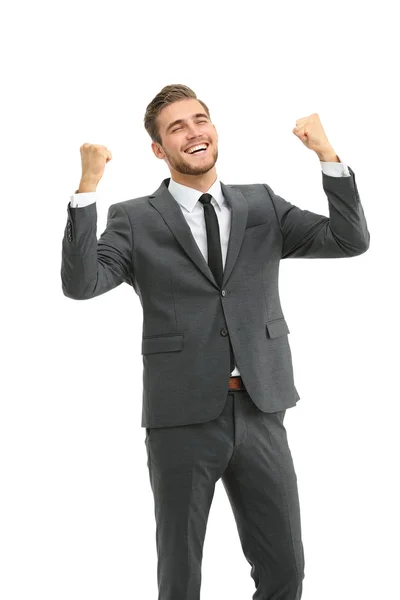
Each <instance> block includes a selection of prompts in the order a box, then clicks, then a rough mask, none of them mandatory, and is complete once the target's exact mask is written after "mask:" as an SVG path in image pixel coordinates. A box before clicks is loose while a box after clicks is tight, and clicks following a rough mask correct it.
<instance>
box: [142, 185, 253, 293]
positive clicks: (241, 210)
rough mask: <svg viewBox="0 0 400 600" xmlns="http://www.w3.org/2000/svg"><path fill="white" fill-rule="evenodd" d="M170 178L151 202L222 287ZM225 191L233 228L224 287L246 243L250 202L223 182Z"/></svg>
mask: <svg viewBox="0 0 400 600" xmlns="http://www.w3.org/2000/svg"><path fill="white" fill-rule="evenodd" d="M168 183H169V178H167V179H164V180H163V182H162V183H161V185H160V187H159V188H158V190H156V191H155V192H154V194H151V195H150V196H149V202H150V204H151V205H152V206H153V207H154V208H155V209H156V210H157V211H158V212H159V213H160V214H161V216H162V218H163V219H164V221H165V223H166V225H167V226H168V227H169V229H170V230H171V232H172V234H173V235H174V236H175V238H176V240H177V241H178V242H179V244H180V245H181V246H182V248H183V250H184V251H185V252H186V254H187V255H188V256H189V258H190V259H191V260H192V261H193V262H194V264H195V265H196V266H197V268H198V269H200V271H201V272H202V273H203V274H204V275H205V276H206V277H207V278H208V279H209V280H210V281H211V283H213V284H214V285H215V286H216V287H219V286H218V285H217V283H216V281H215V278H214V275H213V274H212V271H211V269H210V267H209V266H208V263H207V262H206V260H205V258H204V256H203V254H202V253H201V251H200V248H199V247H198V245H197V242H196V240H195V239H194V237H193V234H192V231H191V229H190V227H189V225H188V223H187V221H186V219H185V217H184V216H183V214H182V210H181V208H180V206H179V204H178V203H177V202H176V200H175V198H174V197H173V196H172V195H171V193H170V192H169V190H168ZM221 189H222V193H223V194H224V196H225V198H226V200H227V202H228V203H229V204H230V206H231V208H232V211H231V232H230V236H229V243H228V251H227V256H226V263H225V269H224V276H223V282H222V287H224V286H225V284H226V282H227V280H228V278H229V276H230V274H231V272H232V269H233V267H234V265H235V262H236V259H237V256H238V254H239V250H240V247H241V245H242V241H243V236H244V232H245V229H246V223H247V214H248V204H247V201H246V198H245V197H244V196H243V194H242V192H241V191H240V190H237V189H235V188H233V187H232V186H228V185H225V184H223V183H222V182H221Z"/></svg>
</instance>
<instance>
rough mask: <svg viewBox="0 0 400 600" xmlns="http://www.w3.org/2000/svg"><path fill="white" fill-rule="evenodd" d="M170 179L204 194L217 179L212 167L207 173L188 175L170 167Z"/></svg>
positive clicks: (214, 169)
mask: <svg viewBox="0 0 400 600" xmlns="http://www.w3.org/2000/svg"><path fill="white" fill-rule="evenodd" d="M171 179H173V180H174V181H176V183H181V184H182V185H186V186H187V187H190V188H193V189H194V190H199V192H203V194H205V193H206V192H208V190H209V189H210V187H211V186H212V184H213V183H215V181H216V180H217V171H216V168H215V167H214V168H213V169H211V170H210V171H208V172H207V173H203V174H201V175H188V174H186V173H178V171H175V170H173V169H172V170H171Z"/></svg>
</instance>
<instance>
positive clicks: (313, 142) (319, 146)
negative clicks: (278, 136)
mask: <svg viewBox="0 0 400 600" xmlns="http://www.w3.org/2000/svg"><path fill="white" fill-rule="evenodd" d="M293 133H294V135H295V136H297V137H298V138H299V139H300V140H301V141H302V142H303V144H304V145H305V146H306V147H307V148H308V149H309V150H314V152H316V153H317V154H318V157H319V159H320V160H323V161H327V162H330V161H332V162H339V160H338V157H337V155H336V152H335V151H334V149H333V148H332V146H331V144H330V142H329V140H328V138H327V136H326V133H325V131H324V128H323V127H322V123H321V120H320V118H319V115H318V114H317V113H313V114H312V115H310V116H309V117H303V118H302V119H297V121H296V127H295V128H294V129H293Z"/></svg>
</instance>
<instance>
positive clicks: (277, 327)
mask: <svg viewBox="0 0 400 600" xmlns="http://www.w3.org/2000/svg"><path fill="white" fill-rule="evenodd" d="M265 326H266V329H267V334H268V336H269V337H270V338H276V337H279V336H280V335H287V334H288V333H290V330H289V327H288V325H287V323H286V321H285V319H284V317H282V318H281V319H274V320H273V321H268V322H267V323H266V325H265Z"/></svg>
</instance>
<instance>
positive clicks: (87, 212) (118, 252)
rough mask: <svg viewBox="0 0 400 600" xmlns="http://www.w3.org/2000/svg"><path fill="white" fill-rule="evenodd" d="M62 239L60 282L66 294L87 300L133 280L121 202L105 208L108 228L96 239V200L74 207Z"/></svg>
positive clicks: (129, 241) (128, 228)
mask: <svg viewBox="0 0 400 600" xmlns="http://www.w3.org/2000/svg"><path fill="white" fill-rule="evenodd" d="M67 210H68V220H67V225H66V227H65V231H64V238H63V241H62V262H61V281H62V290H63V293H64V295H65V296H67V297H68V298H73V299H74V300H87V299H89V298H94V297H95V296H100V294H104V293H105V292H108V291H109V290H112V289H113V288H115V287H117V286H118V285H120V284H121V283H123V282H125V283H128V284H129V285H132V280H133V261H132V253H133V235H132V228H131V223H130V220H129V217H128V215H127V213H126V211H125V209H124V208H123V206H122V205H121V204H112V205H111V206H110V207H109V209H108V215H107V227H106V229H105V231H104V232H103V233H102V235H101V237H100V239H99V240H97V237H96V230H97V206H96V202H94V203H92V204H90V205H88V206H84V207H80V208H73V207H71V205H70V203H69V204H68V208H67Z"/></svg>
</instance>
